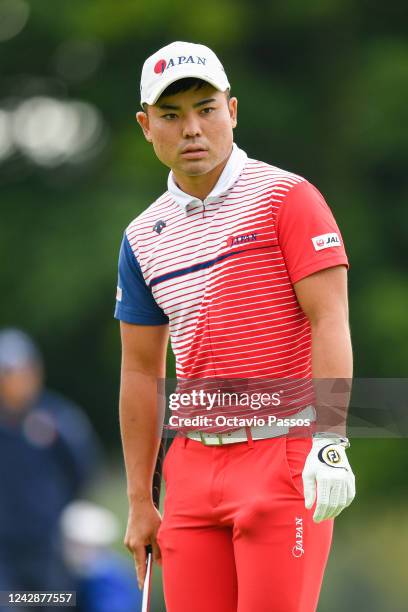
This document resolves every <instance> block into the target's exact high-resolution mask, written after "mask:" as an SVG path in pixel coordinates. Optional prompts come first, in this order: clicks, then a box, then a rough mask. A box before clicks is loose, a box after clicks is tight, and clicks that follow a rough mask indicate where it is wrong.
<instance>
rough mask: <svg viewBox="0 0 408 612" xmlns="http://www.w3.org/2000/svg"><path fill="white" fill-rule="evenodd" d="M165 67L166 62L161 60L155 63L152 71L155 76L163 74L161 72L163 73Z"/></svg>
mask: <svg viewBox="0 0 408 612" xmlns="http://www.w3.org/2000/svg"><path fill="white" fill-rule="evenodd" d="M166 66H167V63H166V60H164V59H161V60H159V61H158V62H157V64H156V65H155V67H154V71H155V73H156V74H163V72H164V71H165V69H166Z"/></svg>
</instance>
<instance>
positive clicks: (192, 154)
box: [181, 145, 208, 159]
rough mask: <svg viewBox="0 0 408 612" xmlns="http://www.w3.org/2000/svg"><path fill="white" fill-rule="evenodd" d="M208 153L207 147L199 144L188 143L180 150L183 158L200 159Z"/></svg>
mask: <svg viewBox="0 0 408 612" xmlns="http://www.w3.org/2000/svg"><path fill="white" fill-rule="evenodd" d="M207 155H208V151H207V149H205V148H204V147H202V146H200V145H188V146H187V147H184V149H183V150H182V152H181V157H184V158H185V159H202V158H203V157H206V156H207Z"/></svg>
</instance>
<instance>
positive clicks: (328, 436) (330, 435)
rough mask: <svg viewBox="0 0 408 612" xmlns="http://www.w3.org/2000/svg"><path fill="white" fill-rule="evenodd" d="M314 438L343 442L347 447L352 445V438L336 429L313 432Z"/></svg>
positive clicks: (337, 442)
mask: <svg viewBox="0 0 408 612" xmlns="http://www.w3.org/2000/svg"><path fill="white" fill-rule="evenodd" d="M312 437H313V440H330V441H333V440H334V441H335V443H336V444H341V445H342V446H344V447H345V448H349V447H350V440H349V439H348V438H347V436H343V435H341V434H339V433H337V432H334V431H316V432H315V433H314V434H312Z"/></svg>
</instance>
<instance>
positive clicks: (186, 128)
mask: <svg viewBox="0 0 408 612" xmlns="http://www.w3.org/2000/svg"><path fill="white" fill-rule="evenodd" d="M195 136H201V124H200V119H199V117H197V115H194V114H191V115H188V116H186V117H185V118H184V122H183V137H184V138H194V137H195Z"/></svg>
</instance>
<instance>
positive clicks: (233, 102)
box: [228, 97, 238, 128]
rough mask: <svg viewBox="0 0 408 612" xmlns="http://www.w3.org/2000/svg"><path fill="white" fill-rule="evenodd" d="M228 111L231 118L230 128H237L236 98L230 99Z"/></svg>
mask: <svg viewBox="0 0 408 612" xmlns="http://www.w3.org/2000/svg"><path fill="white" fill-rule="evenodd" d="M228 109H229V113H230V117H231V124H232V127H233V128H235V127H237V123H238V119H237V116H238V100H237V98H235V97H234V98H230V100H229V101H228Z"/></svg>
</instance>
